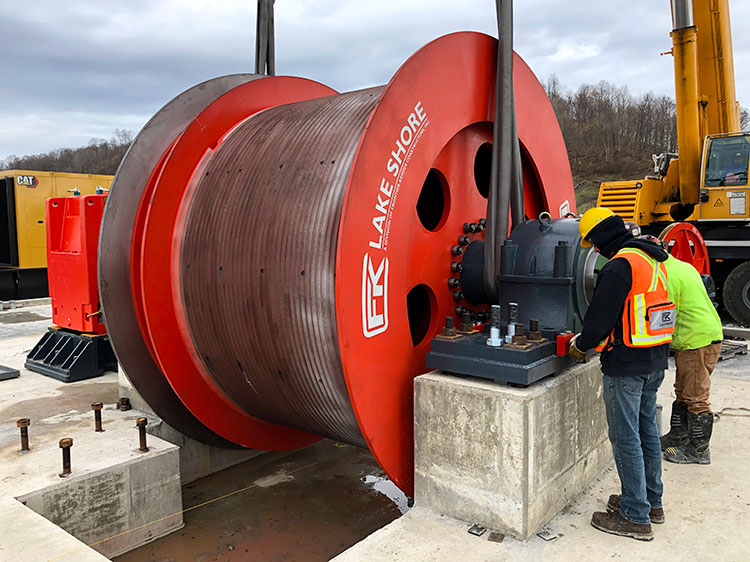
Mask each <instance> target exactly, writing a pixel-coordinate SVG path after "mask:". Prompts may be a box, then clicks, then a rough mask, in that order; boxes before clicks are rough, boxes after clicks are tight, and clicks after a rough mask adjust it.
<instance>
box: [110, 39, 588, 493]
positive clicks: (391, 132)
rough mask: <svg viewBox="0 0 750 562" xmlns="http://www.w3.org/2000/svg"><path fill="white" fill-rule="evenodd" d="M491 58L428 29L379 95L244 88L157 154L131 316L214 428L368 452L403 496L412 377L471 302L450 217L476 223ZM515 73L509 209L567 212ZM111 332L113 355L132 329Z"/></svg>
mask: <svg viewBox="0 0 750 562" xmlns="http://www.w3.org/2000/svg"><path fill="white" fill-rule="evenodd" d="M496 48H497V41H496V40H494V39H492V38H491V37H488V36H486V35H482V34H479V33H456V34H452V35H448V36H445V37H442V38H440V39H437V40H435V41H433V42H432V43H429V44H428V45H426V46H425V47H423V48H422V49H420V50H419V51H418V52H417V53H415V54H414V55H413V56H412V57H411V58H410V59H409V60H408V61H407V62H406V63H405V64H404V65H403V66H402V67H401V68H400V69H399V70H398V72H397V73H396V75H395V76H394V77H393V79H392V80H391V81H390V82H389V83H388V84H387V85H386V86H385V87H384V88H383V89H382V90H381V89H371V90H363V91H359V92H351V93H348V94H335V92H333V91H332V90H330V89H327V88H325V87H324V86H322V85H315V84H314V83H311V82H309V81H307V82H302V79H293V78H289V77H273V78H264V79H263V80H255V81H254V82H252V83H248V84H243V85H238V86H237V87H235V88H234V89H232V90H230V91H228V92H227V93H226V94H225V95H223V96H220V97H217V98H216V99H215V101H213V102H212V103H210V104H208V105H207V106H206V107H205V108H204V109H203V110H202V111H200V114H199V115H196V116H195V117H194V118H193V119H192V121H191V122H189V123H186V124H185V126H184V127H183V129H182V132H181V133H180V134H179V135H178V136H177V137H172V138H170V139H168V140H165V141H164V142H163V143H162V144H161V145H160V148H161V150H162V153H161V154H160V155H159V157H158V158H156V159H153V160H152V161H151V162H150V164H149V165H150V169H149V171H148V172H147V173H146V174H145V175H144V177H145V179H144V182H143V183H144V188H143V189H142V190H141V191H140V192H138V195H137V197H138V198H139V199H140V200H139V201H138V202H137V204H136V205H135V207H136V208H135V209H132V208H131V209H130V211H129V212H132V216H131V217H130V219H129V220H130V221H131V230H129V231H128V232H129V233H130V234H131V235H132V240H133V242H132V245H131V248H130V249H129V254H128V258H127V260H126V261H127V262H128V263H127V264H126V268H127V271H128V273H129V282H128V285H127V286H126V289H127V290H128V292H129V297H128V298H130V299H131V300H130V303H131V309H128V310H127V312H128V317H127V322H129V323H132V322H135V324H136V329H137V331H138V338H135V339H136V340H138V341H137V343H138V345H139V346H140V347H138V353H140V354H142V353H143V352H144V351H145V352H146V353H147V356H148V359H149V360H150V361H151V364H152V366H153V367H154V369H156V370H157V372H158V373H159V375H158V376H159V377H160V379H161V382H160V383H159V384H166V383H167V382H168V385H167V386H168V387H169V389H170V391H171V392H172V397H174V399H176V400H179V402H180V404H181V407H182V408H184V409H185V410H186V411H188V412H189V413H190V414H191V416H192V417H193V418H195V419H197V420H200V422H201V424H203V425H204V427H205V428H206V429H207V430H208V431H210V432H211V433H212V434H213V435H215V436H218V437H219V438H221V439H224V440H226V441H228V442H231V443H236V444H240V445H243V446H248V447H253V448H261V449H284V448H293V447H298V446H302V445H305V444H308V443H311V442H312V441H314V440H315V439H317V438H318V437H317V436H328V437H332V438H334V439H338V440H341V441H346V442H349V443H353V444H357V445H366V446H367V447H369V449H370V450H371V451H372V453H373V455H374V456H375V458H376V459H377V461H378V462H379V463H380V465H381V466H382V467H383V468H384V469H385V470H386V472H387V473H388V475H389V476H390V477H391V478H392V479H393V480H394V481H395V482H396V484H397V485H398V486H399V487H401V488H402V489H403V490H404V491H405V492H406V493H411V492H412V487H413V481H412V479H413V430H412V423H413V422H412V415H413V405H412V388H413V384H412V379H413V378H414V377H415V376H417V375H419V374H421V373H423V372H425V370H426V369H425V367H424V356H425V353H426V352H427V351H428V349H429V341H430V339H431V338H432V336H434V335H435V334H437V333H439V332H440V331H441V329H442V326H443V323H444V319H445V317H446V316H449V315H450V316H453V315H455V314H456V313H455V310H456V306H457V304H458V305H460V306H464V307H466V308H468V309H474V310H477V308H476V307H473V306H471V305H469V304H467V303H466V302H465V301H462V296H461V294H460V291H457V290H456V288H455V287H452V286H451V284H450V282H449V279H450V278H452V277H455V276H456V274H455V273H454V271H452V264H455V263H457V262H460V261H461V256H460V255H453V254H455V252H453V254H452V252H451V248H453V247H457V248H461V249H462V248H463V247H464V245H465V244H466V243H468V242H470V241H471V240H474V239H481V238H482V237H483V233H482V232H481V229H474V231H471V230H470V231H468V232H467V231H466V230H465V229H464V224H465V223H470V224H477V223H479V221H480V219H482V218H483V217H484V216H485V211H486V194H487V183H488V181H489V168H490V161H489V158H488V156H489V155H490V154H491V142H492V118H493V116H492V103H491V101H492V98H493V93H494V92H493V88H494V79H495V54H496ZM514 67H515V71H514V73H515V74H514V81H515V88H516V96H515V98H516V104H517V115H518V133H519V140H520V145H521V153H522V163H523V181H524V204H525V210H526V213H527V215H528V216H536V215H537V214H538V213H539V212H541V211H543V210H549V211H550V212H551V213H552V214H553V216H563V215H564V214H565V213H567V212H568V211H574V210H575V202H574V201H575V200H574V197H573V186H572V178H571V174H570V168H569V165H568V160H567V154H566V151H565V145H564V142H563V139H562V134H561V133H560V129H559V126H558V124H557V121H556V119H555V116H554V112H553V110H552V107H551V105H550V103H549V101H548V100H547V98H546V95H545V94H544V90H543V88H542V86H541V85H540V84H539V82H538V81H537V79H536V78H535V77H534V75H533V73H532V72H531V71H530V70H529V68H528V67H527V66H526V65H525V64H524V63H523V61H522V60H521V59H520V58H519V57H516V60H515V65H514ZM295 80H297V81H298V82H296V83H294V85H293V84H292V82H293V81H295ZM293 92H294V94H293ZM295 95H296V96H297V97H296V98H295ZM314 98H319V99H314ZM305 100H308V101H305ZM261 110H263V111H261ZM123 166H125V164H123ZM117 182H118V180H117V178H116V180H115V183H116V184H117ZM111 198H112V194H110V199H111ZM131 207H132V205H131ZM105 219H106V211H105ZM132 225H134V226H132ZM103 228H107V226H106V225H105V226H104V227H103ZM104 237H105V234H104V233H103V234H102V239H104ZM462 237H468V239H466V238H462ZM120 257H122V256H120ZM113 265H114V264H113ZM118 265H122V264H121V263H120V262H118ZM100 269H101V266H100ZM102 273H103V275H105V276H106V275H110V276H112V277H116V275H115V273H114V272H109V273H108V272H105V271H103V270H102ZM110 298H111V296H110ZM103 300H104V299H103ZM105 313H107V321H108V326H110V327H114V328H115V330H114V331H115V332H117V331H118V330H117V327H116V326H115V324H117V323H118V322H119V321H120V318H119V317H118V318H114V317H112V316H111V315H110V314H109V312H108V310H107V308H106V305H105ZM128 326H129V328H132V327H133V326H132V325H131V324H129V325H128ZM123 331H124V330H123ZM111 337H112V339H113V341H114V343H115V348H116V349H118V350H121V352H118V354H119V355H122V354H124V353H125V352H126V351H129V346H130V342H131V341H132V340H129V339H128V337H131V338H132V337H133V336H132V334H130V335H129V336H125V337H124V338H123V339H122V340H121V342H119V343H118V342H117V339H118V336H117V334H115V333H111ZM125 368H126V371H127V372H128V374H129V375H130V370H129V369H128V367H127V366H125ZM149 373H150V374H149V376H154V373H153V371H150V372H149ZM131 378H133V377H132V375H131ZM141 382H142V381H141ZM134 384H135V386H136V388H139V383H138V382H136V380H134ZM149 384H151V383H150V382H149ZM146 399H147V400H148V397H146ZM167 407H170V406H169V405H167ZM178 429H179V427H178Z"/></svg>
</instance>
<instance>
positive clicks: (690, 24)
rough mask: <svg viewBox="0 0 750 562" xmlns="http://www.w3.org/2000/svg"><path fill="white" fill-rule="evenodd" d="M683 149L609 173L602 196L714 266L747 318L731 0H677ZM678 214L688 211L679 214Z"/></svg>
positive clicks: (749, 284) (749, 232)
mask: <svg viewBox="0 0 750 562" xmlns="http://www.w3.org/2000/svg"><path fill="white" fill-rule="evenodd" d="M672 23H673V30H672V33H671V34H670V35H671V37H672V50H671V54H672V55H673V57H674V74H675V101H676V112H677V149H678V152H677V153H676V154H674V153H663V154H660V155H658V156H654V165H655V167H654V174H653V175H650V176H647V177H646V178H644V179H640V180H632V181H616V182H606V183H602V184H601V186H600V188H599V198H598V201H597V205H598V206H601V207H607V208H609V209H611V210H613V211H614V212H615V213H617V214H619V215H620V216H622V217H623V219H625V220H626V221H634V222H636V223H638V224H639V225H641V227H642V228H643V230H644V231H647V232H648V231H651V233H654V234H659V232H661V237H662V239H664V240H666V242H667V244H668V245H669V248H670V250H671V251H672V253H673V254H677V255H678V257H680V258H682V259H685V260H687V261H691V262H693V264H694V265H695V266H696V267H697V268H698V269H699V271H701V272H702V273H708V271H709V264H710V272H711V274H712V276H713V278H714V280H715V282H716V285H717V289H718V291H719V293H720V296H721V299H722V300H723V303H724V306H725V308H726V310H727V311H728V312H729V313H730V314H731V315H732V317H733V318H734V319H735V320H737V321H738V322H740V323H742V324H745V325H750V209H749V208H748V198H749V195H748V160H749V157H750V134H749V133H743V132H742V131H741V130H740V110H739V104H738V102H737V99H736V95H735V83H734V61H733V56H732V35H731V28H730V17H729V0H697V1H696V2H695V3H693V2H692V0H672ZM674 221H686V223H683V224H672V223H673V222H674Z"/></svg>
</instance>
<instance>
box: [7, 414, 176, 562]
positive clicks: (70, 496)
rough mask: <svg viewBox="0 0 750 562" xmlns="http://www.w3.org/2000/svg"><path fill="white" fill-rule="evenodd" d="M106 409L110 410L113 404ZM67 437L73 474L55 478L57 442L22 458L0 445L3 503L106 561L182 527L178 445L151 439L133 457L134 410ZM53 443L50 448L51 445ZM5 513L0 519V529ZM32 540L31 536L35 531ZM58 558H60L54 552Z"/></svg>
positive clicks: (40, 443) (39, 443)
mask: <svg viewBox="0 0 750 562" xmlns="http://www.w3.org/2000/svg"><path fill="white" fill-rule="evenodd" d="M110 408H112V407H111V406H110ZM105 415H108V416H110V421H109V423H107V424H106V425H105V428H106V430H105V431H104V432H103V433H96V432H94V431H93V427H91V428H90V429H89V431H87V432H76V433H70V434H68V436H70V437H72V438H73V447H72V449H71V457H72V462H71V464H72V473H71V475H70V476H68V477H67V478H60V476H59V473H60V472H61V469H62V461H61V452H60V449H59V446H58V444H57V442H54V441H53V440H43V439H42V440H40V439H37V440H35V441H34V442H33V444H32V447H31V450H30V451H29V452H27V453H19V452H18V448H19V447H18V444H17V443H15V442H13V443H11V444H5V440H3V443H2V445H3V446H0V462H1V463H2V465H3V469H4V470H3V476H2V478H0V497H6V498H8V497H13V498H16V499H17V500H18V501H19V502H21V503H23V504H25V505H26V506H28V508H30V509H32V510H34V511H35V512H37V513H39V514H40V515H42V516H44V517H45V518H46V519H48V520H49V521H50V522H52V523H54V524H56V525H58V526H59V527H60V528H61V529H63V530H65V531H67V532H69V533H70V534H71V535H73V536H75V537H76V538H77V539H79V540H81V541H83V542H84V543H86V544H89V545H92V546H93V548H95V549H96V550H97V551H99V552H100V553H102V554H104V555H106V556H114V555H116V554H119V553H122V552H126V551H128V550H131V549H132V548H135V547H137V546H139V545H141V544H143V543H145V542H148V541H149V540H152V539H154V538H157V537H160V536H163V535H165V534H167V533H170V532H172V531H174V530H176V529H179V528H180V527H181V526H182V514H181V511H182V496H181V488H180V472H179V454H178V447H176V446H175V445H172V444H171V443H168V442H166V441H163V440H161V439H157V438H156V437H152V438H150V440H149V451H148V452H146V453H141V452H140V451H138V449H137V447H138V435H137V431H136V429H135V418H136V417H137V416H138V415H139V413H138V412H135V411H133V412H132V415H130V416H121V418H120V419H119V420H117V421H118V422H119V423H115V422H113V421H111V417H113V416H114V412H113V411H112V410H109V409H105ZM51 441H52V442H51ZM6 517H7V515H6V514H5V513H0V528H3V526H4V524H5V520H6ZM34 534H36V532H35V533H34ZM57 554H62V553H57ZM25 560H26V559H25Z"/></svg>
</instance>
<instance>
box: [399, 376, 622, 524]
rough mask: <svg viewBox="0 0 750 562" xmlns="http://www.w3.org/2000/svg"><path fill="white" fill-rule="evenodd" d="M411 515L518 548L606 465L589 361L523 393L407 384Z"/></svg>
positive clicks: (427, 380)
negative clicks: (451, 520)
mask: <svg viewBox="0 0 750 562" xmlns="http://www.w3.org/2000/svg"><path fill="white" fill-rule="evenodd" d="M414 389H415V395H414V420H415V421H414V463H415V473H414V481H415V501H416V503H417V505H419V506H421V507H426V508H429V509H432V510H435V511H436V512H438V513H443V514H445V515H448V516H450V517H455V518H456V519H460V520H463V521H469V522H473V523H478V524H480V525H483V526H485V527H489V528H493V529H498V530H502V531H503V532H504V533H506V534H509V535H511V536H514V537H516V538H520V539H527V538H528V537H529V536H531V535H533V534H534V533H535V532H536V531H537V530H538V529H539V528H540V527H541V526H542V525H544V524H545V523H546V522H547V521H549V520H550V519H551V518H552V517H554V516H555V515H556V514H557V513H558V512H559V511H560V510H561V509H563V508H564V507H565V506H566V505H567V503H568V502H569V501H570V500H571V499H572V498H573V497H575V496H576V495H577V494H579V493H580V492H581V491H582V490H583V489H584V488H585V486H586V485H588V483H589V482H590V481H591V479H592V478H595V477H597V476H598V475H599V474H600V473H601V472H602V470H604V468H606V467H607V466H608V465H609V463H610V462H611V460H612V459H611V453H610V447H609V442H608V440H607V427H606V418H605V413H604V405H603V402H602V399H601V372H600V371H599V363H598V361H592V362H589V363H587V364H581V365H576V366H573V367H571V368H569V369H567V370H566V371H565V372H564V373H562V374H560V375H558V376H556V377H551V378H547V379H545V380H543V381H540V382H539V383H537V384H534V385H531V386H530V387H528V388H514V387H510V386H505V385H501V384H497V383H494V382H492V381H486V380H482V379H477V378H462V377H455V376H449V375H444V374H440V373H431V374H427V375H423V376H421V377H418V378H417V379H416V380H415V385H414Z"/></svg>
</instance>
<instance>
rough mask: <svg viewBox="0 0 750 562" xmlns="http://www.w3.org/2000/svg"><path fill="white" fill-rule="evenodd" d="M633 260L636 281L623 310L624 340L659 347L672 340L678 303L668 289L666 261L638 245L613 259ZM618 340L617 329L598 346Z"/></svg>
mask: <svg viewBox="0 0 750 562" xmlns="http://www.w3.org/2000/svg"><path fill="white" fill-rule="evenodd" d="M615 258H624V259H626V260H627V261H628V263H629V264H630V268H631V271H632V285H631V289H630V292H629V293H628V296H627V298H626V299H625V305H624V307H623V314H622V332H623V334H622V335H623V343H624V344H625V345H627V346H629V347H655V346H658V345H662V344H665V343H669V342H671V341H672V333H673V332H674V326H675V305H674V304H673V303H672V302H671V301H670V300H669V294H668V292H667V273H666V268H665V267H664V264H663V263H660V262H658V261H656V260H655V259H654V258H652V257H651V256H649V255H648V254H647V253H646V252H644V251H643V250H639V249H638V248H623V249H622V250H620V251H619V252H617V254H615V256H614V257H613V258H612V259H615ZM612 341H614V331H613V333H611V334H610V335H609V336H607V338H605V339H604V340H603V341H602V342H600V343H599V345H598V346H597V347H596V349H597V351H601V350H603V349H604V348H605V347H607V346H608V345H609V344H610V342H612Z"/></svg>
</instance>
